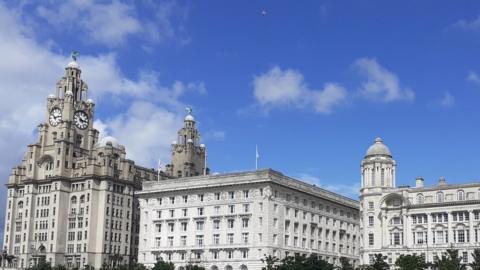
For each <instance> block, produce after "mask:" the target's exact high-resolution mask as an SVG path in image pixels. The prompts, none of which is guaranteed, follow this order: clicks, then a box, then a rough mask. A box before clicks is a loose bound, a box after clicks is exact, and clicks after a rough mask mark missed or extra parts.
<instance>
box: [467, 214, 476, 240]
mask: <svg viewBox="0 0 480 270" xmlns="http://www.w3.org/2000/svg"><path fill="white" fill-rule="evenodd" d="M468 217H469V219H468V231H469V237H470V243H475V231H474V230H473V218H474V216H473V210H468Z"/></svg>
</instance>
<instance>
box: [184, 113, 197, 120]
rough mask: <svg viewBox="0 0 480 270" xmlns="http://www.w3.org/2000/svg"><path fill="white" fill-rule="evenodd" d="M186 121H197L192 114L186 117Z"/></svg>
mask: <svg viewBox="0 0 480 270" xmlns="http://www.w3.org/2000/svg"><path fill="white" fill-rule="evenodd" d="M185 121H195V118H193V116H192V115H191V114H189V115H187V116H185Z"/></svg>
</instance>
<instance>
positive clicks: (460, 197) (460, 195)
mask: <svg viewBox="0 0 480 270" xmlns="http://www.w3.org/2000/svg"><path fill="white" fill-rule="evenodd" d="M457 200H459V201H464V200H465V192H464V191H463V190H459V191H458V192H457Z"/></svg>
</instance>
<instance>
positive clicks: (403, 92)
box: [354, 58, 415, 102]
mask: <svg viewBox="0 0 480 270" xmlns="http://www.w3.org/2000/svg"><path fill="white" fill-rule="evenodd" d="M354 67H355V68H356V69H357V70H358V71H359V73H360V74H361V75H363V76H365V77H366V79H367V80H366V81H365V82H363V84H362V86H361V89H360V93H361V94H362V95H363V96H365V97H367V98H369V99H372V100H376V101H382V102H392V101H397V100H413V99H414V98H415V93H414V92H413V91H412V90H411V89H409V88H402V87H401V86H400V81H399V79H398V77H397V75H395V74H394V73H392V72H390V71H389V70H387V69H386V68H385V67H383V66H381V65H380V64H379V63H378V62H377V61H376V60H375V59H371V58H360V59H357V60H356V61H355V62H354Z"/></svg>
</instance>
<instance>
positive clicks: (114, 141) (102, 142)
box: [95, 136, 122, 148]
mask: <svg viewBox="0 0 480 270" xmlns="http://www.w3.org/2000/svg"><path fill="white" fill-rule="evenodd" d="M107 145H110V146H113V147H115V148H121V147H122V146H121V145H120V144H119V143H118V141H117V139H115V138H114V137H111V136H107V137H105V138H102V139H101V140H100V141H98V143H97V144H96V145H95V146H96V147H105V146H107Z"/></svg>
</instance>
